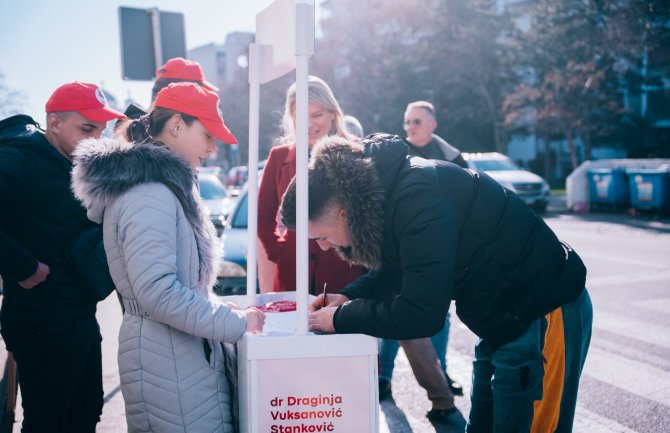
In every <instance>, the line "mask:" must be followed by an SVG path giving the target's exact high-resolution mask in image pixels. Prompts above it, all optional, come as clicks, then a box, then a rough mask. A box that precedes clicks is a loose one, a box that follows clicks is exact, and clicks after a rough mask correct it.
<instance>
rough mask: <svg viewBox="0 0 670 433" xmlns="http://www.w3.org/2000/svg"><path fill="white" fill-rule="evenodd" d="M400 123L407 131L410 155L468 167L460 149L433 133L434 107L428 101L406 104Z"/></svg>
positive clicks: (434, 125) (435, 126) (435, 123)
mask: <svg viewBox="0 0 670 433" xmlns="http://www.w3.org/2000/svg"><path fill="white" fill-rule="evenodd" d="M402 125H403V127H404V128H405V132H406V133H407V142H408V143H409V149H410V151H409V153H410V155H416V156H420V157H422V158H426V159H439V160H442V161H449V162H453V163H454V164H456V165H458V166H461V167H463V168H468V163H467V162H466V161H465V159H464V158H463V155H461V151H460V150H458V149H456V148H455V147H454V146H452V145H451V144H449V143H447V142H446V140H444V139H443V138H442V137H440V136H439V135H437V134H435V129H436V128H437V118H436V116H435V107H434V106H433V104H431V103H430V102H428V101H415V102H410V103H409V104H407V108H406V109H405V119H404V120H403V124H402Z"/></svg>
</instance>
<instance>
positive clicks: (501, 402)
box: [466, 289, 593, 433]
mask: <svg viewBox="0 0 670 433" xmlns="http://www.w3.org/2000/svg"><path fill="white" fill-rule="evenodd" d="M592 320H593V309H592V306H591V299H590V298H589V294H588V292H587V291H586V289H585V290H584V291H583V292H582V294H581V296H580V297H579V298H578V299H577V300H576V301H574V302H572V303H569V304H565V305H563V306H562V307H561V308H558V309H556V310H554V311H553V312H551V313H549V314H547V315H546V316H545V317H542V318H540V319H537V320H535V321H534V322H533V323H532V324H531V325H530V326H529V327H528V329H527V330H526V331H525V332H524V333H523V334H522V335H520V336H519V337H518V338H516V339H514V340H512V341H510V342H509V343H507V344H504V345H503V346H501V347H499V348H497V349H495V350H494V349H493V348H492V347H491V346H490V345H488V344H487V343H486V341H483V340H479V342H478V343H477V346H476V347H475V358H474V361H473V371H472V377H473V380H472V392H471V400H472V407H471V409H470V420H469V422H468V426H467V430H466V431H467V432H468V433H491V432H493V433H517V432H531V433H547V432H557V433H569V432H571V431H572V422H573V419H574V415H575V406H576V404H577V390H578V388H579V378H580V376H581V373H582V368H583V366H584V361H585V360H586V353H587V351H588V347H589V342H590V340H591V323H592Z"/></svg>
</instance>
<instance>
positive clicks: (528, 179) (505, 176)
mask: <svg viewBox="0 0 670 433" xmlns="http://www.w3.org/2000/svg"><path fill="white" fill-rule="evenodd" d="M463 158H464V159H465V160H466V161H467V162H468V166H469V167H470V168H473V169H475V170H478V171H483V172H485V173H486V174H488V175H489V176H491V177H492V178H493V179H495V180H496V181H498V183H500V184H501V185H502V186H504V187H505V188H507V189H509V190H510V191H512V192H514V193H516V195H518V196H519V198H521V199H522V200H523V201H524V202H525V203H526V204H527V205H528V206H530V207H531V208H532V209H533V210H535V211H536V212H544V211H545V210H547V204H548V203H549V184H548V183H547V181H545V180H544V179H542V178H541V177H540V176H538V175H536V174H535V173H531V172H530V171H527V170H524V169H523V168H521V167H519V166H518V165H516V164H515V163H514V162H513V161H512V160H511V159H510V158H508V157H507V156H505V155H503V154H502V153H498V152H487V153H463Z"/></svg>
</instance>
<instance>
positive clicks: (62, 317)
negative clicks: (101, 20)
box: [0, 82, 123, 432]
mask: <svg viewBox="0 0 670 433" xmlns="http://www.w3.org/2000/svg"><path fill="white" fill-rule="evenodd" d="M46 112H47V119H46V120H47V126H46V130H45V131H42V130H41V129H39V126H38V125H37V123H36V122H35V121H34V120H32V119H31V118H30V117H28V116H24V115H19V116H14V117H11V118H8V119H5V120H3V121H2V122H1V124H0V203H1V204H2V209H3V211H2V212H1V213H0V274H1V275H2V279H3V280H4V286H5V287H4V299H3V301H2V309H1V310H0V325H1V328H2V337H3V339H4V341H5V344H6V345H7V349H8V350H9V351H11V352H12V353H13V354H14V359H15V360H16V364H17V369H18V377H19V387H20V390H21V397H22V403H23V414H24V419H23V429H22V431H23V432H47V431H48V432H94V431H95V426H96V424H97V422H98V421H99V420H100V415H101V413H102V405H103V389H102V359H101V348H100V342H101V336H100V328H99V326H98V323H97V321H96V318H95V310H96V303H97V298H96V296H95V294H93V293H92V290H91V288H90V287H89V286H88V285H87V284H84V283H83V281H82V279H81V278H80V277H79V276H78V275H77V274H76V272H75V270H74V268H73V263H72V253H73V251H72V246H73V244H75V243H76V241H77V240H78V237H79V236H80V235H82V233H86V232H87V231H88V230H89V229H91V228H92V227H94V226H95V225H94V223H92V222H91V221H89V220H88V218H86V211H85V209H84V208H83V207H82V206H81V204H80V203H79V202H78V201H77V200H76V199H75V198H74V195H73V194H72V191H71V189H70V171H71V169H72V157H71V154H72V152H73V151H74V149H75V148H76V146H77V144H78V143H79V141H81V140H83V139H86V138H99V137H100V136H101V134H102V132H103V130H104V129H105V127H106V124H107V121H109V120H112V119H119V118H122V117H123V114H121V113H119V112H117V111H115V110H112V109H111V108H110V107H109V106H108V105H107V101H106V99H105V96H104V94H103V93H102V90H101V89H100V88H98V87H97V86H95V85H94V84H87V83H78V82H76V83H69V84H65V85H63V86H61V87H59V88H58V89H56V91H54V93H53V94H52V95H51V97H50V98H49V100H48V102H47V104H46ZM100 236H101V235H100Z"/></svg>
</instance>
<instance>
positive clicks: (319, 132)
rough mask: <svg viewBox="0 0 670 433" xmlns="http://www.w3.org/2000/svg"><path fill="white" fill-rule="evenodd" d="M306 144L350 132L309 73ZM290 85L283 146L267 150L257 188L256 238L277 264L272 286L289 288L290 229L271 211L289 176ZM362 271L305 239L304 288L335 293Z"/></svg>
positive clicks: (322, 86) (292, 152)
mask: <svg viewBox="0 0 670 433" xmlns="http://www.w3.org/2000/svg"><path fill="white" fill-rule="evenodd" d="M308 89H309V90H308V100H309V104H308V111H309V114H308V116H309V119H308V121H309V129H308V143H309V147H310V149H311V148H312V146H313V145H314V143H316V142H317V141H318V140H319V139H320V138H322V137H325V136H327V135H339V136H343V137H348V138H353V137H352V136H350V135H349V134H348V133H347V132H346V130H345V128H344V124H343V117H344V115H343V114H342V110H341V109H340V105H339V104H338V103H337V100H336V99H335V95H333V91H332V90H331V89H330V87H328V84H326V82H325V81H323V80H322V79H320V78H317V77H313V76H310V77H309V82H308ZM295 101H296V87H295V84H293V85H291V87H289V89H288V91H287V93H286V103H285V107H284V119H283V125H282V126H283V129H284V137H283V138H282V141H283V142H284V143H285V144H283V145H280V146H277V147H274V148H272V149H271V150H270V155H269V156H268V160H267V163H266V164H265V169H264V171H263V178H262V179H261V184H260V187H259V190H258V237H259V238H260V240H261V242H262V244H263V247H264V248H265V251H266V252H267V256H268V258H269V259H270V260H271V261H273V262H275V263H277V268H276V271H275V281H274V291H276V292H283V291H293V290H295V289H296V287H295V284H296V283H295V281H296V276H295V266H296V263H295V232H292V231H287V230H285V229H283V228H282V227H280V226H278V224H277V211H278V210H279V204H280V203H281V198H282V195H284V191H286V188H287V187H288V184H289V182H290V181H291V179H292V178H293V176H295V164H296V147H295ZM362 274H363V269H362V268H360V267H357V266H351V265H349V264H348V263H345V262H344V261H343V260H342V259H340V258H339V257H338V255H337V254H336V253H335V252H334V251H333V250H328V251H323V250H322V249H321V248H319V246H318V245H317V243H316V241H314V240H310V241H309V292H310V293H311V294H313V295H316V294H319V293H321V290H322V289H323V286H324V284H326V283H327V284H328V291H329V292H332V293H339V291H340V290H341V289H342V288H344V286H345V285H347V284H349V283H350V282H352V281H354V280H355V279H356V278H358V277H360V276H361V275H362Z"/></svg>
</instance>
